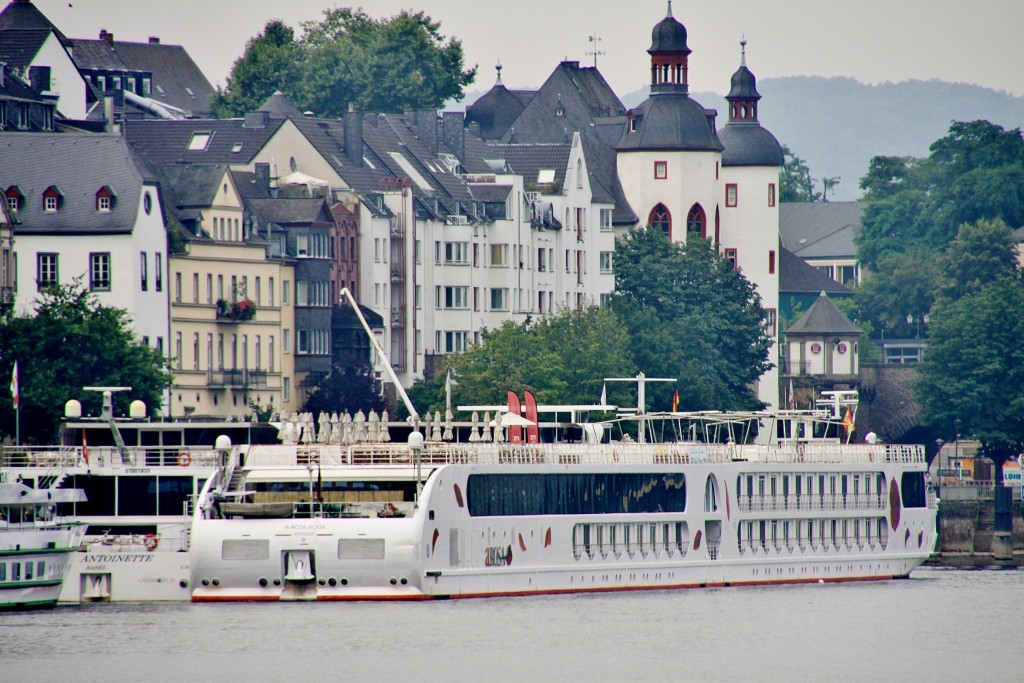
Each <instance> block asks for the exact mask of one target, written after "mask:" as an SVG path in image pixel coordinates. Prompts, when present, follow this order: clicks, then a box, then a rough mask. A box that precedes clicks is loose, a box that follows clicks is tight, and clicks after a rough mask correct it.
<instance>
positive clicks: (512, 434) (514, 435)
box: [508, 391, 523, 443]
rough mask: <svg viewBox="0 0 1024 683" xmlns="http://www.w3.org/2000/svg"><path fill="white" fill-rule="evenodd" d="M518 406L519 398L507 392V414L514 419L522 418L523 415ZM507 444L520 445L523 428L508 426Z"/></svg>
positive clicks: (514, 393) (513, 393) (512, 392)
mask: <svg viewBox="0 0 1024 683" xmlns="http://www.w3.org/2000/svg"><path fill="white" fill-rule="evenodd" d="M521 408H522V407H521V406H520V404H519V396H518V395H517V394H516V392H514V391H510V392H508V412H510V413H511V414H513V415H515V416H516V417H522V416H523V413H522V410H521ZM508 442H509V443H522V442H523V428H522V427H520V426H518V425H510V426H509V428H508Z"/></svg>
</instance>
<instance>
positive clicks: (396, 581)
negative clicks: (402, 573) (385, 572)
mask: <svg viewBox="0 0 1024 683" xmlns="http://www.w3.org/2000/svg"><path fill="white" fill-rule="evenodd" d="M391 585H392V586H397V585H398V579H396V578H395V577H393V576H392V577H391Z"/></svg>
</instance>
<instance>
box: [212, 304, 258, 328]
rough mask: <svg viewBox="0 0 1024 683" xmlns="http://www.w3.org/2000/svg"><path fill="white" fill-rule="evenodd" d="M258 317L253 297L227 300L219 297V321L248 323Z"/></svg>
mask: <svg viewBox="0 0 1024 683" xmlns="http://www.w3.org/2000/svg"><path fill="white" fill-rule="evenodd" d="M255 318H256V304H255V303H254V302H253V300H252V299H239V300H238V301H227V300H226V299H217V321H218V322H226V323H246V322H250V321H252V320H254V319H255Z"/></svg>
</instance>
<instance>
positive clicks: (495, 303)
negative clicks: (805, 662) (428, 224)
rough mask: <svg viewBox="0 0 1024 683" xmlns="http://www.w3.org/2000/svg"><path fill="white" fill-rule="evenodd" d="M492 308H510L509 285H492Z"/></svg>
mask: <svg viewBox="0 0 1024 683" xmlns="http://www.w3.org/2000/svg"><path fill="white" fill-rule="evenodd" d="M491 310H492V311H507V310H508V288H507V287H492V288H491Z"/></svg>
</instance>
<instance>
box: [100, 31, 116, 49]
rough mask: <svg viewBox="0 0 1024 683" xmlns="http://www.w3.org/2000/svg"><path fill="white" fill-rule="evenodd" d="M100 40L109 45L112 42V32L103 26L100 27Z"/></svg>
mask: <svg viewBox="0 0 1024 683" xmlns="http://www.w3.org/2000/svg"><path fill="white" fill-rule="evenodd" d="M100 40H105V41H107V43H108V44H109V45H113V44H114V34H113V33H110V32H109V31H107V29H105V28H101V29H100Z"/></svg>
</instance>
